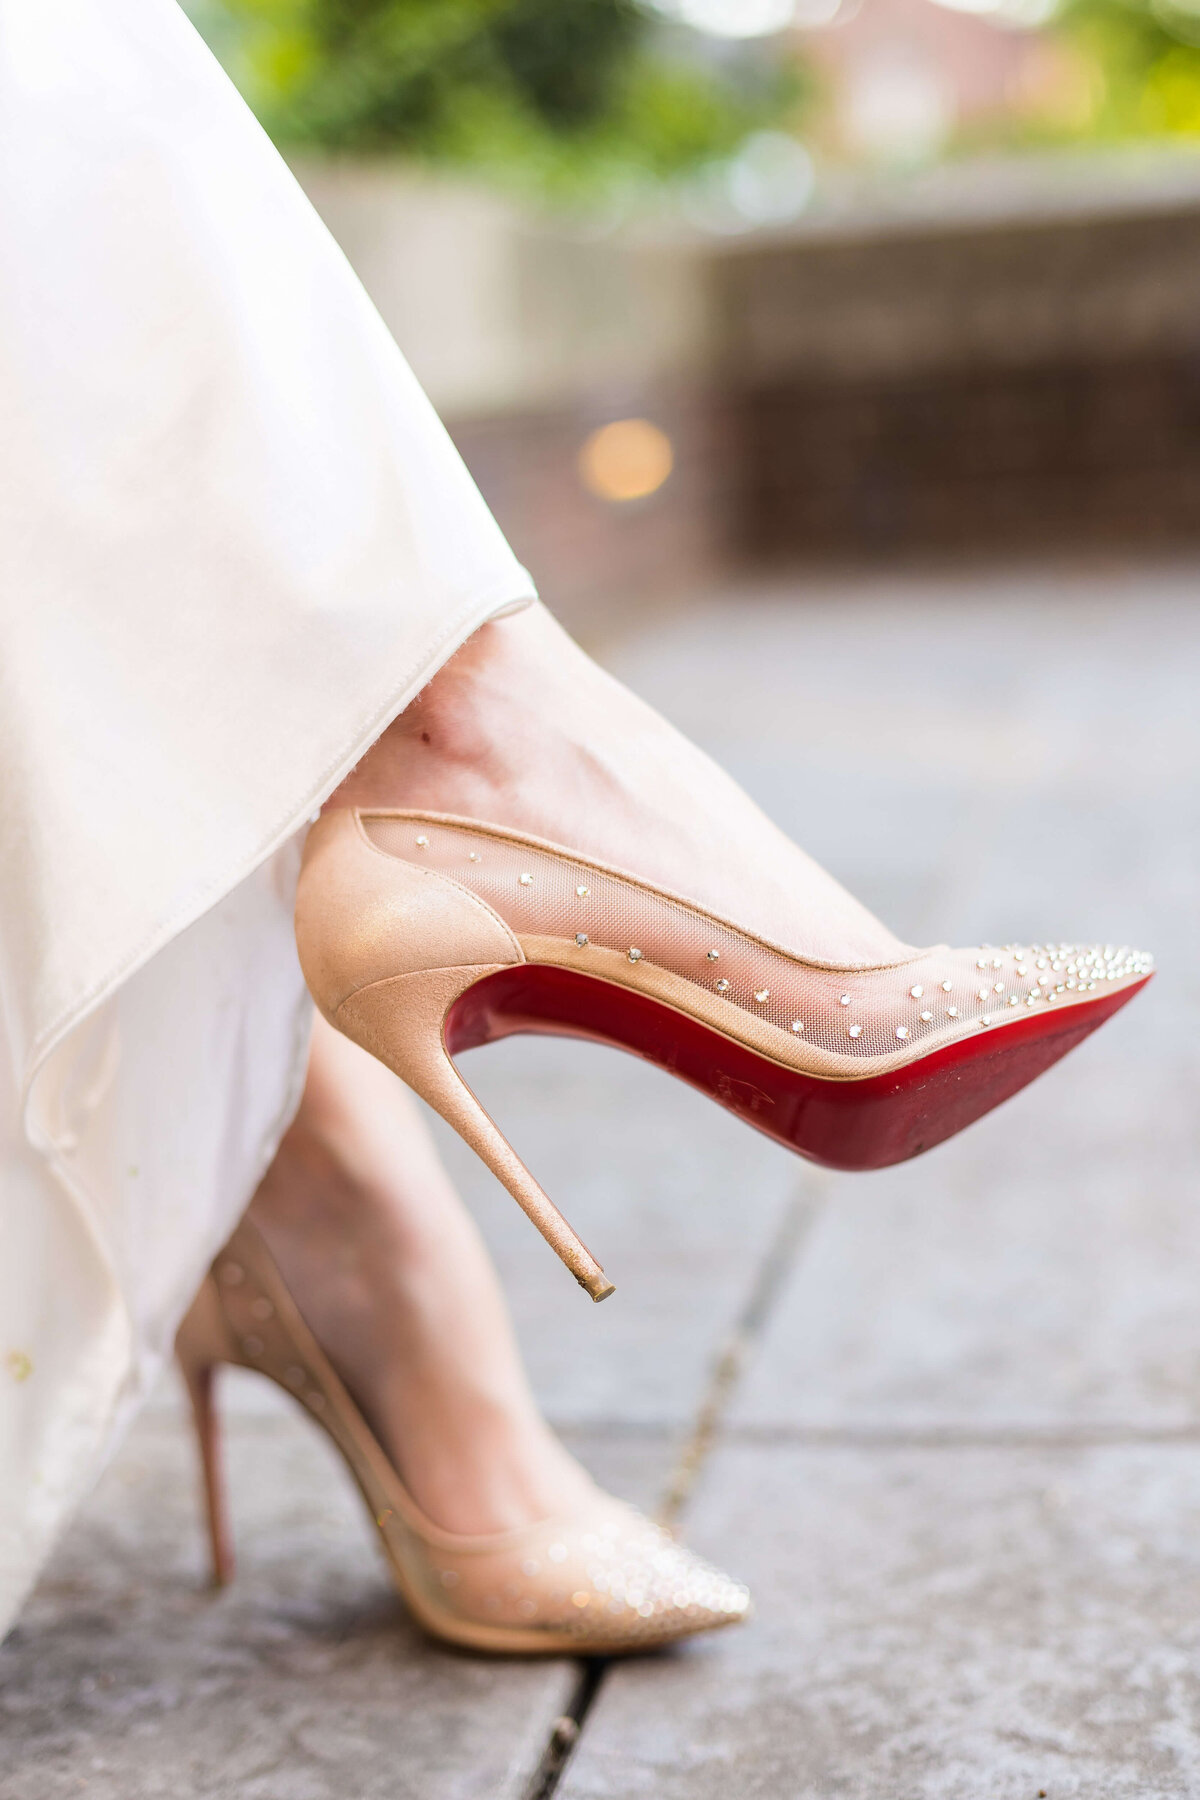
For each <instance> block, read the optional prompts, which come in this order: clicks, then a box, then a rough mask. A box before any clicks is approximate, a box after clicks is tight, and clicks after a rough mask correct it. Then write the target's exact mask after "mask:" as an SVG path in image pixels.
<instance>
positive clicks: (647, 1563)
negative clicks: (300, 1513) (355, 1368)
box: [176, 1221, 749, 1656]
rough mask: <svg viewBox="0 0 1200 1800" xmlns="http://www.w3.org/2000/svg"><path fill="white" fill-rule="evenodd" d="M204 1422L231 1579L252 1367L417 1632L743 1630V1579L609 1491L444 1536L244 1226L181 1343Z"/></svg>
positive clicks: (520, 1643) (618, 1642)
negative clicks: (371, 1537)
mask: <svg viewBox="0 0 1200 1800" xmlns="http://www.w3.org/2000/svg"><path fill="white" fill-rule="evenodd" d="M176 1347H177V1350H178V1354H179V1360H180V1363H181V1365H182V1367H183V1371H184V1377H185V1379H186V1381H187V1385H188V1392H189V1394H190V1395H191V1396H192V1404H193V1407H194V1408H195V1411H196V1422H197V1427H198V1431H199V1437H200V1445H201V1454H202V1458H203V1465H204V1476H205V1492H206V1496H207V1498H208V1503H209V1525H210V1534H211V1538H212V1545H213V1563H214V1569H215V1571H216V1574H217V1579H218V1580H219V1581H222V1582H224V1581H227V1580H228V1579H229V1577H230V1575H231V1574H232V1568H233V1559H232V1554H231V1549H230V1536H229V1523H228V1516H227V1513H226V1509H225V1502H224V1486H223V1483H222V1480H221V1470H220V1464H219V1458H218V1455H217V1438H216V1429H215V1416H214V1413H213V1407H212V1377H213V1372H214V1370H215V1369H216V1368H217V1366H218V1365H219V1364H220V1363H234V1364H237V1365H239V1366H240V1367H242V1368H247V1369H254V1370H256V1371H257V1372H258V1373H259V1374H261V1375H265V1376H266V1377H268V1378H269V1379H270V1380H272V1381H274V1382H276V1383H277V1384H278V1385H279V1386H280V1387H282V1388H284V1389H285V1390H286V1391H287V1392H288V1393H290V1394H291V1395H292V1396H293V1398H294V1399H295V1400H296V1401H298V1402H299V1404H300V1405H302V1406H304V1407H305V1408H306V1410H307V1411H308V1412H309V1413H310V1415H311V1416H312V1418H313V1419H314V1421H315V1422H316V1423H317V1424H318V1425H320V1426H321V1427H322V1429H323V1430H324V1431H326V1432H327V1433H328V1434H329V1436H330V1438H331V1439H332V1440H333V1443H334V1444H335V1445H336V1447H337V1449H338V1450H339V1451H340V1453H341V1455H342V1458H343V1460H344V1461H345V1463H346V1466H347V1468H348V1470H349V1472H350V1474H351V1475H352V1476H353V1478H354V1480H355V1482H356V1484H357V1486H358V1488H359V1491H360V1492H361V1494H362V1496H363V1499H364V1501H365V1502H366V1505H367V1508H368V1510H369V1512H370V1514H371V1518H372V1519H373V1520H374V1523H375V1529H376V1531H377V1532H378V1535H379V1540H380V1544H381V1547H382V1549H383V1552H384V1555H385V1557H386V1558H387V1561H388V1565H389V1567H390V1569H391V1572H392V1576H393V1578H394V1580H395V1583H396V1586H397V1588H398V1589H399V1591H400V1593H401V1595H402V1596H403V1598H404V1600H405V1601H406V1603H407V1605H408V1607H409V1610H410V1611H411V1612H412V1614H413V1616H414V1617H415V1618H416V1620H417V1621H418V1623H419V1624H421V1625H422V1626H424V1628H425V1629H426V1630H427V1631H430V1632H432V1633H433V1634H434V1635H435V1636H437V1637H440V1638H444V1639H446V1640H447V1641H448V1642H450V1643H454V1644H462V1645H465V1646H467V1647H468V1648H471V1649H475V1650H494V1651H499V1652H502V1653H506V1654H514V1653H515V1654H518V1655H520V1654H526V1655H528V1654H545V1655H563V1654H576V1655H605V1656H611V1655H619V1654H621V1653H622V1652H625V1651H632V1650H644V1649H648V1648H651V1647H653V1646H654V1645H657V1644H662V1643H667V1642H669V1641H671V1640H673V1639H676V1638H681V1637H688V1636H691V1635H692V1634H693V1633H695V1632H698V1631H711V1630H714V1629H715V1628H716V1627H718V1626H723V1625H732V1624H736V1623H737V1622H738V1621H739V1620H740V1619H743V1618H745V1617H746V1615H747V1613H748V1611H749V1595H748V1594H747V1592H746V1590H745V1588H744V1587H743V1586H742V1585H741V1583H740V1582H736V1581H731V1580H730V1579H729V1577H728V1576H726V1575H722V1574H721V1573H720V1571H719V1570H717V1569H714V1568H712V1567H710V1565H709V1564H707V1563H704V1562H701V1560H700V1559H699V1557H696V1556H693V1555H692V1554H691V1552H690V1551H688V1550H685V1549H683V1547H682V1546H681V1545H679V1544H677V1543H676V1542H675V1541H674V1539H673V1538H671V1537H670V1536H669V1535H668V1534H667V1533H666V1532H664V1531H663V1530H661V1529H660V1528H659V1527H658V1526H657V1525H653V1524H651V1522H650V1521H649V1520H648V1519H645V1518H643V1517H642V1515H641V1514H640V1513H637V1512H635V1511H634V1510H633V1509H632V1508H631V1507H628V1506H625V1505H623V1504H622V1503H621V1502H620V1501H618V1500H614V1499H613V1498H612V1497H611V1495H608V1494H605V1493H603V1492H602V1491H601V1490H600V1489H599V1488H592V1489H590V1491H589V1492H587V1494H586V1497H585V1499H584V1502H583V1504H582V1505H581V1506H580V1508H579V1509H578V1511H577V1512H576V1513H574V1514H573V1515H570V1516H559V1517H556V1518H549V1519H543V1520H541V1521H539V1522H538V1523H537V1524H534V1525H529V1526H526V1527H524V1528H523V1529H519V1530H515V1531H506V1532H496V1533H493V1534H488V1535H480V1536H474V1537H468V1536H464V1535H462V1534H459V1533H457V1532H449V1531H443V1530H442V1529H441V1527H440V1526H438V1525H435V1524H434V1523H433V1522H432V1521H431V1520H429V1519H427V1518H426V1517H425V1515H424V1514H423V1513H422V1512H421V1510H420V1508H419V1507H418V1506H417V1504H416V1502H415V1501H414V1500H413V1498H412V1496H411V1495H410V1494H409V1492H408V1490H407V1489H406V1488H405V1487H404V1485H403V1483H402V1482H401V1480H400V1477H399V1475H398V1474H397V1473H396V1470H395V1468H394V1467H393V1466H392V1464H391V1462H390V1461H389V1459H388V1457H387V1454H386V1452H385V1451H384V1449H383V1448H382V1446H381V1445H380V1443H379V1441H378V1439H377V1438H376V1437H375V1436H374V1434H373V1432H372V1431H371V1429H370V1427H369V1426H368V1424H367V1422H366V1420H365V1419H364V1418H363V1416H362V1414H361V1412H360V1411H359V1409H358V1407H357V1406H356V1405H355V1403H354V1401H353V1399H352V1398H351V1396H350V1394H349V1393H348V1392H347V1390H346V1388H345V1386H344V1385H343V1383H342V1382H341V1380H340V1379H339V1378H338V1375H337V1373H336V1371H335V1370H334V1369H333V1367H332V1365H331V1364H330V1362H329V1359H328V1358H327V1357H326V1355H325V1353H324V1352H323V1350H322V1349H321V1346H320V1345H319V1344H318V1343H317V1341H316V1339H315V1338H314V1337H313V1335H312V1333H311V1331H310V1330H309V1329H308V1326H307V1325H306V1324H305V1321H304V1319H303V1317H302V1315H301V1313H300V1311H299V1309H298V1307H297V1306H296V1303H295V1301H294V1300H293V1299H292V1296H291V1295H290V1293H289V1292H288V1290H287V1287H286V1286H285V1284H284V1282H283V1278H282V1277H281V1275H280V1273H279V1270H278V1269H277V1268H276V1266H275V1264H274V1262H273V1261H272V1259H271V1255H270V1252H269V1251H268V1249H267V1247H266V1245H265V1244H264V1242H263V1240H262V1238H261V1237H260V1236H259V1235H258V1233H257V1231H255V1230H254V1228H253V1226H251V1225H249V1224H248V1223H246V1222H245V1221H243V1223H242V1224H241V1225H239V1227H238V1229H237V1230H236V1231H235V1232H234V1234H233V1236H232V1238H230V1240H229V1243H228V1244H227V1245H226V1246H225V1249H224V1250H223V1251H222V1252H221V1254H220V1255H219V1256H218V1257H217V1259H216V1261H215V1262H214V1264H213V1266H212V1272H211V1274H210V1275H209V1276H208V1277H207V1278H206V1280H205V1283H204V1285H203V1287H202V1288H201V1290H200V1292H199V1294H198V1295H197V1297H196V1301H195V1303H194V1305H193V1307H192V1309H191V1311H190V1312H189V1314H188V1316H187V1318H186V1319H185V1320H184V1322H183V1325H182V1326H181V1327H180V1331H179V1336H178V1339H177V1345H176Z"/></svg>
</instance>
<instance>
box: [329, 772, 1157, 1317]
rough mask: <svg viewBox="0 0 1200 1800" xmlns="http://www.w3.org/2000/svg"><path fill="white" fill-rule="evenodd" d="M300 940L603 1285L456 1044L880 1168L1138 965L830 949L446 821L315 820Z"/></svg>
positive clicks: (995, 1095)
mask: <svg viewBox="0 0 1200 1800" xmlns="http://www.w3.org/2000/svg"><path fill="white" fill-rule="evenodd" d="M296 943H297V947H298V949H299V952H300V962H301V966H302V968H303V970H304V975H305V979H306V980H307V982H308V986H309V989H310V991H311V992H312V995H313V997H314V999H315V1000H316V1002H317V1005H318V1006H319V1007H320V1008H321V1011H322V1012H323V1013H324V1015H325V1017H326V1018H327V1019H328V1020H329V1021H330V1023H331V1024H333V1025H335V1026H337V1027H338V1029H339V1030H341V1031H344V1032H346V1033H347V1034H348V1035H349V1036H350V1037H352V1038H354V1039H355V1040H356V1041H357V1042H358V1043H360V1044H362V1045H364V1046H365V1048H367V1049H368V1050H371V1051H373V1052H374V1054H375V1055H376V1056H378V1057H380V1058H381V1059H382V1060H383V1061H384V1062H385V1063H387V1065H388V1066H389V1068H392V1069H394V1070H395V1071H396V1073H397V1074H399V1075H401V1076H402V1077H403V1078H404V1079H405V1080H406V1081H408V1082H409V1083H410V1085H412V1086H413V1087H414V1088H416V1090H417V1092H418V1093H421V1094H423V1095H424V1097H425V1098H426V1099H427V1100H428V1101H429V1102H430V1104H431V1105H432V1106H434V1107H435V1108H436V1109H437V1111H439V1112H440V1113H441V1114H442V1116H443V1117H444V1118H446V1119H448V1120H449V1122H450V1123H451V1124H452V1125H454V1126H455V1128H456V1129H457V1130H458V1131H459V1132H460V1133H461V1134H462V1136H463V1137H464V1138H465V1139H466V1141H467V1142H468V1143H469V1144H471V1145H472V1146H473V1147H474V1148H475V1149H476V1150H477V1151H478V1152H479V1154H480V1155H481V1156H482V1157H483V1158H484V1160H485V1161H486V1162H487V1163H488V1164H489V1165H490V1167H491V1168H492V1169H494V1170H495V1172H496V1174H497V1175H498V1176H499V1178H500V1180H501V1181H502V1182H503V1183H504V1185H505V1186H506V1187H507V1188H508V1190H509V1192H510V1193H511V1194H512V1195H513V1196H514V1198H515V1199H516V1200H517V1201H518V1202H519V1204H520V1205H521V1206H522V1207H524V1209H525V1211H526V1212H527V1213H528V1214H529V1216H530V1218H531V1219H532V1220H533V1221H534V1223H535V1224H536V1225H537V1226H538V1228H539V1230H540V1231H541V1232H542V1233H543V1235H544V1236H545V1237H546V1239H547V1241H548V1242H549V1243H550V1244H551V1245H552V1246H553V1247H554V1249H555V1250H556V1251H557V1252H558V1254H559V1255H560V1256H561V1257H562V1259H563V1261H564V1262H565V1263H566V1264H567V1266H568V1267H569V1268H570V1269H571V1270H572V1273H573V1274H574V1275H575V1276H576V1279H577V1280H579V1281H580V1283H581V1284H582V1285H583V1286H584V1287H585V1288H586V1289H587V1291H588V1292H589V1293H590V1294H592V1296H593V1298H595V1299H602V1298H603V1297H604V1295H605V1294H607V1293H611V1291H612V1289H611V1286H610V1284H609V1283H608V1282H607V1281H606V1280H605V1279H604V1276H603V1273H602V1271H601V1270H600V1269H599V1266H598V1265H597V1264H596V1262H595V1261H594V1259H593V1258H592V1257H591V1255H590V1253H589V1252H588V1251H587V1250H586V1249H585V1248H584V1246H583V1245H582V1244H581V1243H580V1242H579V1239H578V1238H577V1237H576V1236H575V1235H574V1233H573V1232H572V1231H571V1230H570V1227H569V1226H567V1225H566V1223H565V1221H564V1220H563V1219H562V1218H561V1216H560V1215H559V1214H558V1213H557V1212H556V1211H555V1209H554V1208H553V1206H552V1205H551V1204H550V1202H549V1200H548V1199H547V1198H546V1196H545V1195H544V1194H543V1193H542V1190H541V1189H540V1188H539V1187H538V1185H537V1183H536V1182H535V1181H534V1180H533V1178H532V1177H531V1176H530V1174H529V1173H528V1171H527V1170H526V1169H525V1167H524V1165H523V1164H522V1163H520V1162H519V1161H518V1160H517V1158H516V1156H515V1155H514V1153H513V1151H512V1150H511V1149H510V1148H509V1146H508V1145H507V1143H506V1142H505V1140H504V1139H503V1137H502V1136H501V1135H500V1133H499V1131H498V1130H497V1128H496V1126H495V1125H494V1124H493V1123H492V1121H491V1120H490V1119H489V1118H488V1116H487V1114H486V1113H485V1112H484V1111H483V1109H482V1107H480V1106H479V1103H478V1101H476V1099H475V1097H474V1095H473V1094H472V1093H471V1091H470V1089H469V1088H468V1087H467V1086H466V1084H465V1083H464V1082H463V1081H462V1080H461V1077H459V1076H458V1074H457V1071H456V1070H455V1069H454V1066H453V1063H452V1062H451V1060H450V1059H451V1057H452V1056H453V1055H454V1054H455V1053H456V1052H457V1051H460V1050H467V1049H471V1048H473V1047H475V1046H477V1045H480V1044H488V1043H493V1042H494V1041H495V1040H496V1039H497V1038H502V1037H507V1036H510V1035H512V1034H513V1033H516V1032H541V1033H546V1034H550V1035H557V1036H572V1037H584V1038H590V1039H592V1040H593V1041H595V1042H597V1043H603V1044H610V1045H613V1046H615V1047H616V1048H618V1049H623V1050H629V1051H632V1052H633V1053H634V1054H635V1055H637V1056H641V1057H643V1058H645V1059H646V1060H647V1061H649V1062H653V1063H657V1064H658V1065H659V1066H660V1067H662V1068H665V1069H668V1070H669V1071H670V1072H671V1073H672V1074H673V1075H677V1076H679V1077H680V1079H681V1080H684V1081H687V1082H689V1083H691V1085H692V1086H694V1087H697V1088H699V1089H700V1090H701V1091H702V1092H703V1093H706V1094H708V1095H709V1097H710V1098H711V1099H714V1100H716V1101H717V1102H718V1104H719V1105H721V1106H724V1107H726V1108H728V1109H729V1110H730V1111H731V1112H735V1113H737V1114H738V1115H739V1117H741V1118H743V1119H745V1120H746V1122H747V1123H748V1124H750V1125H753V1126H755V1127H756V1129H757V1130H759V1131H762V1132H765V1133H766V1134H767V1135H768V1136H769V1137H773V1138H774V1139H776V1141H777V1142H779V1143H782V1144H786V1145H787V1146H788V1148H789V1149H792V1150H795V1151H798V1152H799V1154H800V1155H802V1156H806V1157H808V1158H810V1159H811V1160H812V1161H813V1162H818V1163H823V1164H825V1165H826V1166H827V1167H830V1168H836V1169H879V1168H884V1167H886V1166H888V1165H889V1164H891V1163H897V1162H902V1161H904V1160H905V1159H906V1158H908V1157H911V1156H916V1155H919V1154H920V1152H921V1151H923V1150H928V1149H931V1148H932V1147H933V1146H934V1145H935V1144H940V1143H942V1142H943V1140H944V1139H946V1138H948V1137H951V1136H953V1134H954V1133H955V1132H957V1131H961V1130H962V1129H963V1127H964V1126H966V1125H969V1124H970V1123H971V1122H972V1121H973V1120H974V1119H977V1118H979V1117H981V1115H982V1114H984V1113H986V1112H988V1111H990V1110H991V1108H993V1107H995V1106H998V1105H999V1104H1000V1102H1001V1101H1003V1100H1006V1099H1008V1098H1009V1096H1010V1095H1012V1094H1015V1093H1016V1092H1017V1091H1018V1090H1019V1089H1020V1088H1022V1087H1024V1086H1025V1085H1026V1083H1027V1082H1030V1081H1032V1080H1033V1079H1034V1078H1035V1076H1037V1075H1040V1074H1041V1073H1042V1071H1043V1070H1045V1069H1047V1068H1049V1067H1050V1065H1051V1064H1052V1063H1054V1062H1057V1061H1058V1059H1059V1058H1060V1057H1061V1056H1064V1055H1065V1054H1066V1053H1067V1051H1068V1050H1070V1049H1072V1048H1073V1047H1074V1046H1075V1045H1076V1044H1078V1043H1081V1042H1082V1041H1083V1039H1084V1038H1085V1037H1087V1036H1088V1035H1089V1034H1090V1033H1091V1032H1093V1031H1094V1030H1095V1029H1096V1027H1097V1026H1098V1025H1100V1024H1102V1023H1103V1022H1104V1020H1105V1019H1107V1018H1109V1017H1111V1015H1112V1014H1113V1013H1115V1012H1116V1011H1117V1010H1118V1009H1119V1008H1120V1007H1122V1006H1124V1005H1125V1004H1126V1003H1127V1001H1129V1000H1131V999H1132V998H1133V996H1134V994H1136V993H1137V992H1138V991H1139V989H1141V988H1143V987H1144V986H1145V985H1146V983H1147V981H1149V979H1150V977H1151V974H1152V970H1153V960H1152V958H1151V957H1149V956H1147V955H1145V954H1144V953H1143V952H1141V951H1137V950H1130V949H1127V948H1121V949H1118V948H1116V947H1114V946H1113V945H1107V946H1100V945H1082V944H1064V943H1046V944H1029V945H1025V946H1018V945H1015V944H1006V945H1005V946H1004V947H1003V948H1002V949H1000V950H997V949H995V948H994V947H991V946H981V947H979V948H976V949H967V950H951V949H948V948H947V947H946V946H945V945H937V946H935V947H934V948H933V949H931V950H914V951H912V952H909V953H906V954H905V955H904V956H902V957H900V958H898V959H897V960H896V961H895V962H891V963H881V964H878V965H875V966H872V967H867V966H865V965H861V964H853V965H852V964H835V963H823V962H818V961H816V960H814V959H813V958H811V957H804V956H800V955H798V954H797V953H796V952H794V951H791V950H788V949H787V948H786V947H784V946H783V945H780V944H773V943H771V942H769V941H768V940H767V939H765V938H762V937H759V936H758V935H757V934H755V933H753V932H750V931H746V930H744V929H743V928H742V927H741V926H739V925H736V924H735V923H733V922H732V921H731V920H729V919H723V918H721V917H719V916H718V915H717V914H715V913H711V912H709V911H707V910H706V909H705V908H703V907H701V906H697V905H696V904H695V903H694V902H692V901H689V900H686V899H684V898H682V897H681V896H680V895H678V894H671V893H668V892H667V891H665V890H664V889H662V888H657V887H654V886H653V885H652V884H651V883H649V882H646V881H642V880H640V879H639V878H638V877H637V876H636V875H630V874H627V873H625V872H624V871H623V870H620V869H613V868H609V867H607V866H606V865H605V864H603V863H598V862H596V861H594V860H593V859H592V858H590V857H585V856H580V855H578V854H577V853H575V852H574V851H571V850H567V849H564V848H563V847H562V846H560V845H557V844H548V843H544V842H542V841H541V840H540V839H538V838H531V837H525V836H522V835H521V834H520V833H518V832H515V831H508V830H503V829H501V828H500V827H498V826H491V825H484V824H480V823H479V822H478V821H476V820H472V819H457V818H450V817H447V816H444V815H442V814H438V813H416V812H379V811H359V810H355V809H349V808H343V809H339V810H334V811H332V812H329V813H325V814H323V815H322V816H321V818H320V819H319V820H318V821H317V823H316V824H315V825H314V826H313V827H312V829H311V830H310V832H309V834H308V840H307V843H306V845H305V851H304V863H303V867H302V870H301V875H300V882H299V888H298V891H297V898H296Z"/></svg>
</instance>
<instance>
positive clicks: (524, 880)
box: [517, 869, 533, 887]
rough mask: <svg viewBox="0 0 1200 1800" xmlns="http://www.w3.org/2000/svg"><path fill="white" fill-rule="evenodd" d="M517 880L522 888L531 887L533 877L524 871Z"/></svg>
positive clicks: (527, 871)
mask: <svg viewBox="0 0 1200 1800" xmlns="http://www.w3.org/2000/svg"><path fill="white" fill-rule="evenodd" d="M517 880H518V881H519V882H520V884H521V886H522V887H532V886H533V876H532V875H531V874H530V873H529V870H528V869H526V870H525V873H524V874H523V875H518V876H517Z"/></svg>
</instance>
